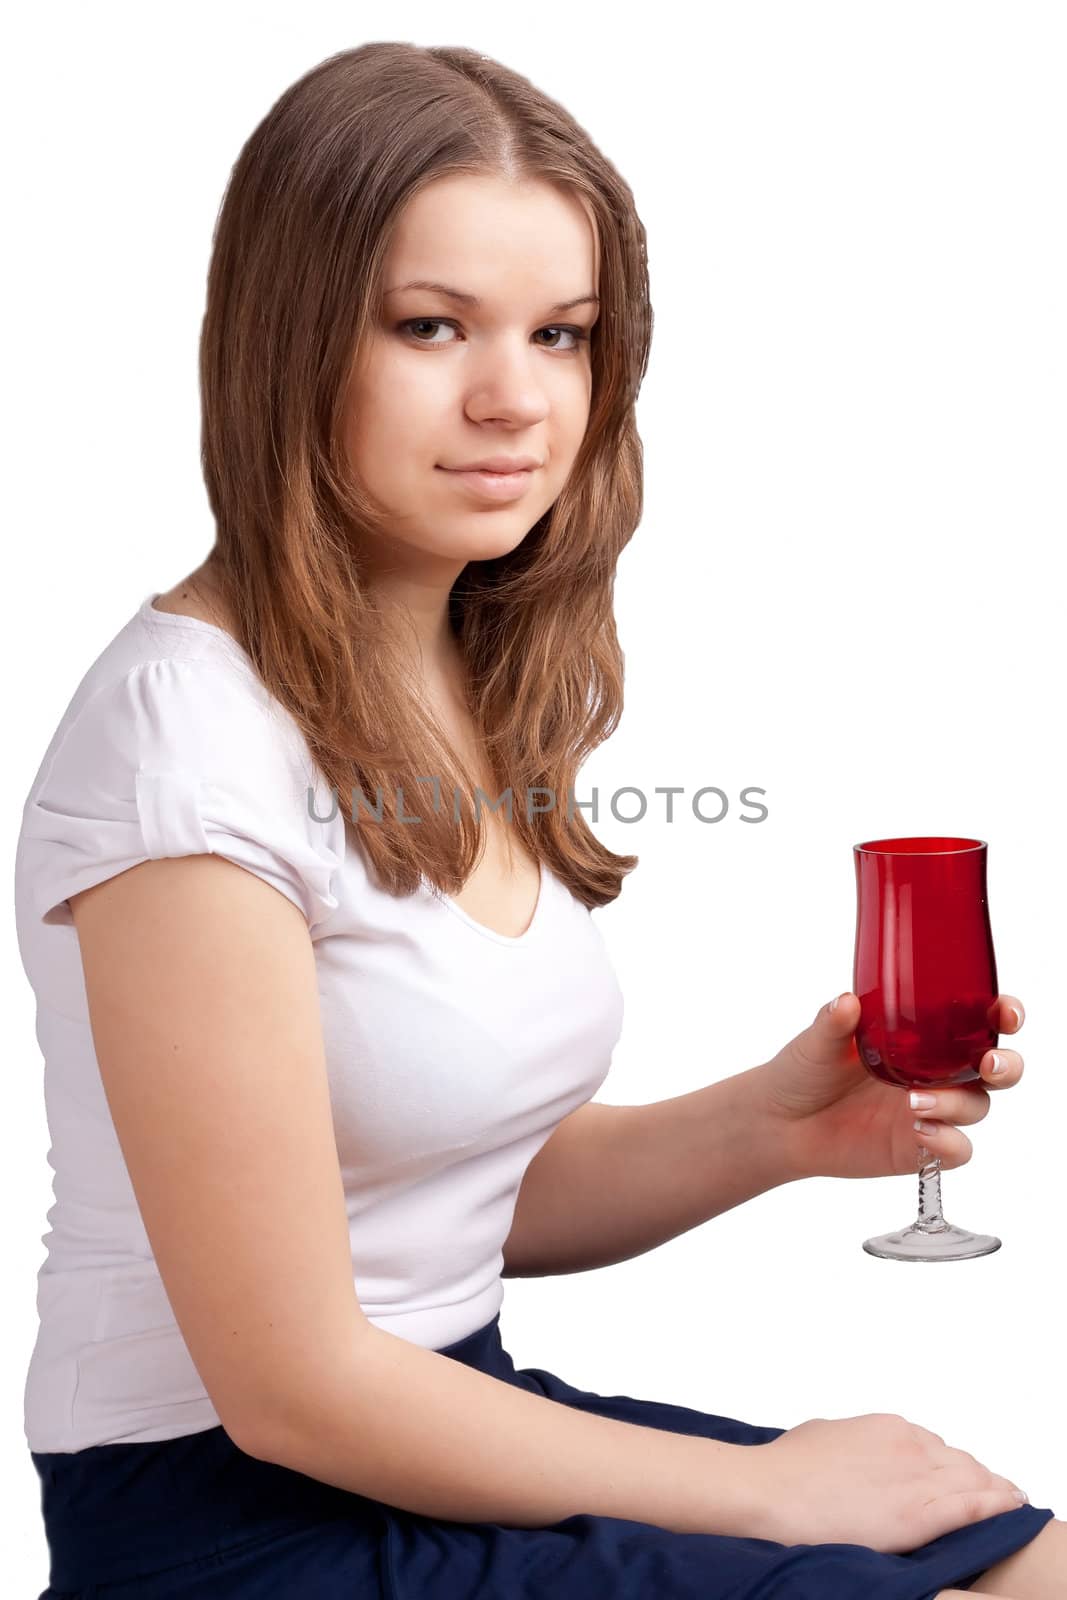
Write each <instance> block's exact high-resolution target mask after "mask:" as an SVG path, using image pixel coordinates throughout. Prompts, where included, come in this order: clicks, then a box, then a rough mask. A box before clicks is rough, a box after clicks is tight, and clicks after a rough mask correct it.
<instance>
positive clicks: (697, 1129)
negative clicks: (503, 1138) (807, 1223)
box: [504, 1067, 805, 1278]
mask: <svg viewBox="0 0 1067 1600" xmlns="http://www.w3.org/2000/svg"><path fill="white" fill-rule="evenodd" d="M765 1077H766V1069H765V1068H763V1067H753V1068H752V1069H751V1070H750V1071H748V1072H741V1073H738V1074H736V1075H735V1076H734V1077H731V1078H724V1079H722V1080H721V1081H720V1082H718V1083H710V1084H708V1085H707V1086H706V1087H705V1088H703V1089H695V1090H694V1091H693V1092H692V1093H690V1094H683V1095H678V1096H676V1097H675V1098H674V1099H672V1100H657V1101H655V1102H654V1103H653V1104H652V1105H647V1106H607V1105H601V1104H598V1103H597V1102H595V1101H594V1102H590V1103H589V1104H587V1105H584V1106H580V1107H579V1108H578V1110H577V1111H575V1112H572V1113H571V1115H570V1116H569V1117H566V1118H564V1120H563V1121H562V1122H561V1123H560V1125H559V1127H558V1128H557V1129H556V1130H555V1132H554V1133H553V1134H552V1137H551V1138H550V1139H549V1140H548V1141H547V1142H546V1143H545V1144H544V1145H542V1147H541V1149H540V1150H539V1151H538V1153H537V1155H536V1156H535V1157H534V1159H533V1160H532V1161H531V1163H530V1165H529V1166H528V1167H527V1169H526V1173H525V1176H524V1178H523V1181H522V1186H521V1188H520V1190H519V1197H518V1201H517V1202H516V1206H515V1216H514V1221H513V1223H512V1228H511V1233H510V1234H509V1235H508V1240H507V1243H506V1245H505V1246H504V1276H505V1277H511V1278H543V1277H548V1276H551V1275H553V1274H556V1273H566V1272H585V1271H588V1270H590V1269H591V1268H593V1267H607V1266H612V1265H614V1264H615V1263H616V1262H618V1261H628V1260H630V1258H631V1257H633V1256H639V1255H642V1254H643V1253H644V1252H645V1251H646V1250H654V1249H655V1247H656V1246H657V1245H660V1244H664V1243H666V1241H667V1240H668V1239H674V1238H676V1237H677V1235H678V1234H680V1233H686V1232H688V1230H689V1229H690V1228H695V1227H697V1226H698V1225H699V1224H700V1223H702V1222H707V1221H709V1220H710V1218H712V1217H717V1216H719V1215H720V1213H721V1212H723V1211H729V1210H731V1209H732V1207H734V1206H738V1205H741V1204H742V1202H743V1201H745V1200H751V1199H752V1198H753V1197H754V1196H755V1195H757V1194H763V1193H764V1192H765V1191H766V1190H767V1189H773V1188H775V1187H777V1185H778V1184H782V1183H789V1182H790V1181H791V1180H792V1179H794V1178H800V1177H803V1176H805V1174H804V1173H803V1172H801V1171H799V1170H797V1169H796V1167H795V1165H794V1162H793V1159H792V1150H791V1141H790V1138H789V1137H788V1128H787V1127H786V1125H785V1124H784V1123H783V1122H781V1121H780V1120H779V1119H777V1118H774V1117H772V1116H771V1115H769V1114H768V1110H767V1106H766V1103H765V1095H764V1080H765Z"/></svg>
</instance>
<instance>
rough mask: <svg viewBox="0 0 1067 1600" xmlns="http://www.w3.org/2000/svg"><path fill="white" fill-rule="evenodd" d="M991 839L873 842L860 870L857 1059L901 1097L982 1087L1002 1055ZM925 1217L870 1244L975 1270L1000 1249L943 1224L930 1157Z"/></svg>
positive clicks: (858, 848)
mask: <svg viewBox="0 0 1067 1600" xmlns="http://www.w3.org/2000/svg"><path fill="white" fill-rule="evenodd" d="M987 853H988V850H987V846H986V844H985V842H984V841H983V840H981V839H947V838H917V839H872V840H869V841H868V842H867V843H866V844H857V845H854V846H853V856H854V859H855V864H856V959H855V967H854V971H853V980H852V987H853V991H854V992H855V994H856V995H858V997H859V1002H860V1020H859V1024H858V1026H857V1028H856V1047H857V1049H858V1050H859V1054H860V1059H861V1061H862V1062H863V1065H864V1066H865V1067H866V1069H867V1071H868V1072H869V1073H870V1074H871V1075H872V1077H875V1078H878V1079H880V1080H881V1082H882V1083H892V1084H895V1085H897V1086H898V1087H900V1088H901V1089H930V1088H946V1087H947V1086H948V1085H950V1084H958V1083H969V1082H970V1081H971V1080H972V1079H975V1078H978V1077H980V1074H979V1071H978V1066H979V1063H980V1061H981V1059H982V1057H983V1056H984V1055H985V1053H986V1051H987V1050H991V1049H992V1048H993V1047H994V1046H995V1045H996V1043H997V1040H998V1037H999V1035H998V1033H997V1030H996V1023H997V1020H998V996H999V991H998V989H997V969H996V961H995V958H994V955H993V935H992V931H991V929H990V925H989V904H988V900H987V898H986V857H987ZM918 1166H919V1215H918V1218H917V1220H916V1221H915V1222H913V1223H912V1224H911V1226H910V1227H909V1228H902V1229H901V1230H900V1231H898V1232H896V1233H883V1234H879V1235H878V1236H877V1237H875V1238H872V1239H866V1240H865V1241H864V1244H863V1248H864V1249H865V1250H866V1251H868V1252H869V1253H870V1254H871V1255H872V1256H885V1257H887V1258H888V1259H890V1260H892V1261H964V1260H967V1259H968V1258H969V1257H971V1256H984V1255H989V1254H990V1253H991V1252H992V1251H994V1250H999V1249H1000V1240H999V1239H997V1238H996V1237H994V1235H993V1234H989V1233H971V1232H969V1231H968V1230H967V1229H966V1228H957V1227H954V1226H953V1224H952V1223H951V1222H946V1221H945V1218H944V1217H943V1215H942V1213H941V1161H940V1158H939V1157H937V1156H932V1155H931V1153H930V1151H929V1150H928V1149H927V1148H926V1146H925V1145H922V1146H920V1148H919V1158H918Z"/></svg>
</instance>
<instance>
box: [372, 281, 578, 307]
mask: <svg viewBox="0 0 1067 1600" xmlns="http://www.w3.org/2000/svg"><path fill="white" fill-rule="evenodd" d="M402 289H429V290H430V291H431V292H432V293H434V294H443V295H446V296H447V297H448V299H449V300H459V301H460V302H461V303H462V304H463V305H465V306H474V307H475V309H477V308H478V307H479V306H480V305H481V303H482V302H481V301H480V300H479V298H478V296H477V295H476V294H468V293H466V292H465V291H464V290H463V289H453V288H451V287H450V285H449V284H447V283H431V282H430V280H429V279H428V278H416V279H414V280H413V281H412V282H411V283H398V284H396V285H395V286H394V287H393V288H392V289H386V291H385V292H386V294H399V293H400V292H401V290H402ZM599 304H600V297H599V296H598V295H595V294H579V295H576V296H575V297H574V299H573V300H561V301H560V302H559V304H558V305H555V306H549V308H548V309H549V312H550V313H553V312H556V311H570V310H571V309H572V307H574V306H584V305H594V306H598V305H599Z"/></svg>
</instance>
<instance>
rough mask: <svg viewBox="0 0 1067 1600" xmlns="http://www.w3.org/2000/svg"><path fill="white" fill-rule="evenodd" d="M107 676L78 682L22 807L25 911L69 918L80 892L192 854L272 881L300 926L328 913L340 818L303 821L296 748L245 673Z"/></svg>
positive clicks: (154, 671)
mask: <svg viewBox="0 0 1067 1600" xmlns="http://www.w3.org/2000/svg"><path fill="white" fill-rule="evenodd" d="M111 668H112V669H111V670H106V668H105V665H104V663H102V662H100V663H97V664H96V668H95V669H94V671H93V672H92V673H90V674H89V675H87V678H86V679H85V680H83V683H82V685H81V686H80V687H79V691H78V693H77V694H76V696H75V698H74V700H73V701H72V703H71V705H70V706H69V707H68V710H67V712H66V714H65V715H64V718H63V719H62V721H61V723H60V726H59V728H58V729H57V733H56V736H55V738H54V739H53V742H52V744H51V746H50V747H49V752H48V754H47V756H46V759H45V761H44V762H43V763H42V767H41V770H40V772H39V773H38V775H37V778H36V780H35V783H34V786H33V789H32V790H31V793H30V795H29V797H28V799H27V802H26V809H25V814H24V819H23V831H22V836H21V838H20V852H19V860H18V862H17V872H21V874H22V875H23V878H24V880H25V881H26V883H27V884H28V885H30V889H31V892H32V898H33V901H34V907H35V913H36V915H37V916H38V917H44V919H45V920H46V921H49V920H50V921H64V922H65V921H69V916H70V914H69V908H68V907H66V906H65V899H66V897H67V896H69V895H70V894H72V893H74V892H76V891H77V890H80V889H82V888H88V887H90V886H91V884H92V883H95V882H100V881H101V880H102V879H103V878H105V877H108V876H111V875H113V874H114V873H115V872H116V871H121V870H124V869H125V867H128V866H131V865H134V864H136V862H138V861H141V860H152V859H158V858H160V857H164V856H179V855H192V854H200V853H204V854H210V853H216V854H221V855H226V856H228V857H229V858H230V859H233V860H238V861H239V862H240V864H242V865H247V866H250V867H251V869H252V870H254V871H258V872H259V873H260V875H261V876H265V877H270V879H271V881H273V882H275V883H276V886H277V887H279V888H281V889H282V891H283V892H284V893H287V894H288V895H289V898H291V899H294V900H296V901H297V903H299V904H300V905H301V906H302V909H304V911H305V913H306V914H307V916H308V919H309V922H311V921H312V920H314V919H316V918H317V917H321V916H322V915H324V914H325V912H326V911H327V910H329V909H330V908H331V907H333V906H335V905H336V901H334V900H333V899H332V896H331V895H330V889H329V883H330V878H331V875H332V873H333V871H334V870H335V869H336V867H337V866H338V864H339V862H340V859H341V858H342V856H343V851H344V842H343V837H342V834H343V819H342V818H340V816H338V818H336V819H334V822H333V823H332V824H329V825H327V824H323V823H321V822H319V821H318V820H317V817H316V816H313V814H312V808H311V807H310V806H309V803H308V797H309V791H313V790H314V787H315V785H316V781H317V780H316V775H315V767H314V763H313V762H312V760H311V756H310V752H309V750H308V747H307V744H306V741H305V740H304V738H303V736H302V734H301V733H300V730H299V728H298V727H297V725H296V723H295V722H294V720H293V718H292V717H291V716H289V714H288V712H287V711H286V710H285V708H284V707H283V706H281V704H280V703H279V702H278V701H277V700H275V699H274V697H273V696H272V695H270V694H269V693H268V691H267V690H266V689H265V687H264V686H263V685H262V684H261V683H260V681H259V679H258V678H257V677H256V676H255V673H254V672H253V671H252V669H251V665H250V664H248V665H245V664H244V663H243V662H242V660H240V659H238V658H236V657H233V656H231V655H230V654H229V653H228V652H225V651H223V652H217V651H208V652H206V653H204V654H188V653H179V654H171V655H166V656H158V657H151V658H143V659H138V660H136V661H134V662H133V663H132V664H131V663H129V661H125V662H123V661H119V662H118V663H117V664H116V663H111ZM338 824H339V826H340V830H341V831H340V832H339V831H338Z"/></svg>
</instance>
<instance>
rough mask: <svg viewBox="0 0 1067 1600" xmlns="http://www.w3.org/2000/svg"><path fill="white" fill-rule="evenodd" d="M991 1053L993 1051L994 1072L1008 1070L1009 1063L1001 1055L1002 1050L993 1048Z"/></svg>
mask: <svg viewBox="0 0 1067 1600" xmlns="http://www.w3.org/2000/svg"><path fill="white" fill-rule="evenodd" d="M990 1053H991V1055H992V1057H993V1071H994V1073H997V1072H1007V1070H1008V1063H1007V1062H1006V1061H1005V1059H1004V1057H1003V1056H1002V1055H1001V1053H1000V1051H999V1050H993V1051H991V1052H990Z"/></svg>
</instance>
